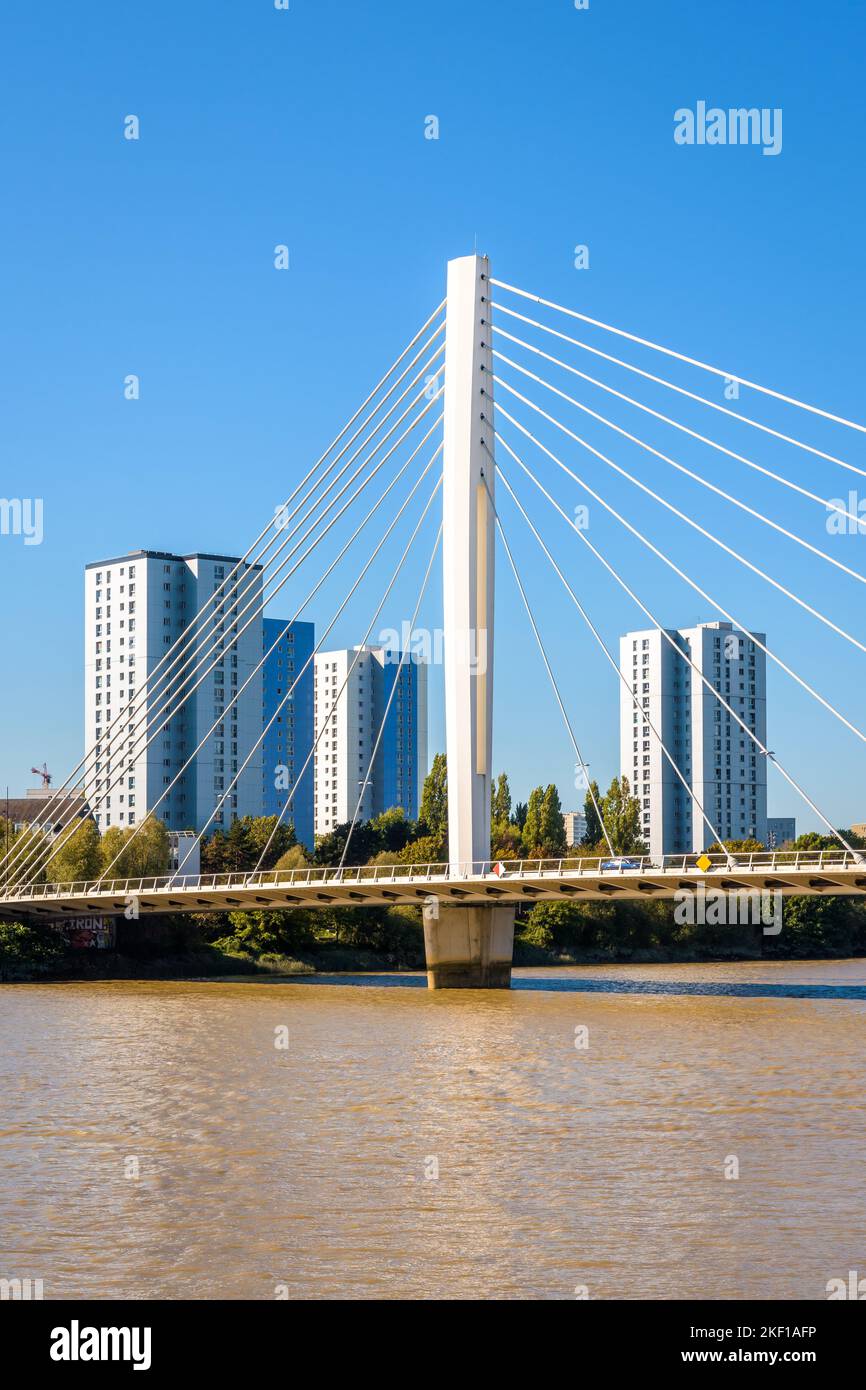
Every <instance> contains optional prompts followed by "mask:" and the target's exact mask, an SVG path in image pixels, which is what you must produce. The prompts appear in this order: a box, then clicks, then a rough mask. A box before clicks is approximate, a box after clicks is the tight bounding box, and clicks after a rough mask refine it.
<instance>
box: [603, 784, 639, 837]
mask: <svg viewBox="0 0 866 1390" xmlns="http://www.w3.org/2000/svg"><path fill="white" fill-rule="evenodd" d="M601 814H602V819H603V821H604V825H605V828H606V830H607V833H608V835H609V836H610V838H611V842H612V844H613V847H614V850H615V851H616V853H617V854H642V853H644V852H645V847H644V843H643V841H642V840H641V836H640V802H639V801H638V799H637V797H636V796H632V795H631V792H630V791H629V784H628V778H627V777H622V778H620V777H614V779H613V781H612V782H611V784H610V787H609V789H608V793H607V796H606V797H605V798H604V800H603V801H602V803H601Z"/></svg>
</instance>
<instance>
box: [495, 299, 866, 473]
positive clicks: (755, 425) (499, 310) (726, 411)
mask: <svg viewBox="0 0 866 1390" xmlns="http://www.w3.org/2000/svg"><path fill="white" fill-rule="evenodd" d="M493 307H494V312H495V314H497V315H498V314H507V315H508V317H509V318H513V319H519V321H520V322H521V323H525V324H528V325H529V326H530V327H531V328H539V329H541V331H542V332H543V333H549V334H550V335H551V337H554V338H559V339H560V340H561V341H562V342H564V343H570V344H571V345H572V346H573V347H579V348H582V349H583V351H584V352H590V353H592V354H593V356H595V357H600V358H602V359H603V360H604V361H605V362H611V363H612V364H613V365H614V366H615V367H624V368H625V370H626V371H627V372H633V373H635V374H636V375H637V376H641V377H643V378H644V379H645V380H646V381H652V382H654V383H655V384H656V385H657V386H665V387H667V389H668V390H669V391H675V392H676V393H677V395H680V396H687V397H688V399H689V400H691V401H697V403H698V404H699V405H706V406H709V408H710V410H717V411H719V413H720V414H722V415H727V416H729V417H730V419H732V420H736V421H738V423H739V424H741V425H749V426H751V428H752V429H756V430H760V431H761V432H762V434H769V435H772V437H773V438H774V439H780V440H781V441H782V443H783V444H793V446H794V448H795V449H803V450H805V451H806V453H809V454H814V455H815V457H816V458H820V459H825V460H826V461H827V462H828V463H837V464H838V465H839V467H840V468H847V469H848V471H849V472H851V473H858V474H859V475H860V477H861V478H866V469H864V468H858V467H857V465H856V464H854V463H847V462H846V460H845V459H840V458H838V457H837V456H836V454H828V453H825V451H824V450H823V449H817V448H816V447H815V445H814V444H805V443H804V442H803V440H802V439H795V438H794V436H793V435H791V434H785V433H784V432H783V431H782V430H776V429H773V427H772V426H771V425H765V424H763V422H762V421H760V420H754V419H752V417H751V416H750V415H743V414H741V413H740V412H739V411H737V410H731V409H730V407H728V406H726V405H721V404H720V403H719V402H718V401H711V400H710V399H709V398H708V397H707V396H700V395H698V394H697V392H695V391H689V390H687V389H686V387H685V386H679V385H677V383H676V382H673V381H668V380H667V378H666V377H663V376H656V375H655V373H654V372H648V371H645V370H644V368H643V367H638V366H636V365H635V363H634V362H626V361H625V360H624V359H623V358H622V357H614V356H612V355H611V353H609V352H602V350H601V348H597V347H593V346H592V345H591V344H590V343H585V342H583V340H582V339H580V338H572V337H571V336H570V335H569V334H568V333H561V332H560V331H559V329H557V328H553V327H551V325H550V324H547V323H541V322H540V321H539V320H538V319H533V318H529V317H528V316H527V315H526V314H519V313H518V312H517V310H516V309H509V308H508V306H507V305H505V304H500V303H499V301H498V300H497V301H496V303H495V305H494V306H493ZM493 326H494V331H499V332H502V329H501V328H499V327H498V325H497V324H495V323H494V325H493ZM513 341H514V342H517V341H519V340H518V339H516V338H515V339H513ZM524 346H528V344H524ZM534 350H535V349H533V351H534ZM562 365H563V366H565V363H563V364H562ZM569 370H570V369H569ZM587 379H588V380H589V379H590V378H587ZM598 385H599V386H600V385H601V382H599V383H598Z"/></svg>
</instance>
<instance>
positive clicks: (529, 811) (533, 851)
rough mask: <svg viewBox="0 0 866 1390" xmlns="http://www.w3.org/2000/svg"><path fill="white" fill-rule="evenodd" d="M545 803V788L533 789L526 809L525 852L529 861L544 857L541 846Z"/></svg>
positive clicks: (524, 827)
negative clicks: (542, 816) (543, 806)
mask: <svg viewBox="0 0 866 1390" xmlns="http://www.w3.org/2000/svg"><path fill="white" fill-rule="evenodd" d="M543 802H544V788H543V787H533V789H532V791H531V792H530V793H529V802H528V804H527V807H526V821H525V822H524V826H523V852H524V854H525V855H526V857H527V859H540V858H542V857H543V849H542V845H541V808H542V805H543Z"/></svg>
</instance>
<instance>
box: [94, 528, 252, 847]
mask: <svg viewBox="0 0 866 1390" xmlns="http://www.w3.org/2000/svg"><path fill="white" fill-rule="evenodd" d="M237 563H238V561H237V560H236V559H233V558H231V557H229V556H224V555H198V554H196V555H172V554H168V553H166V552H162V551H154V550H139V551H135V552H133V553H132V554H130V555H124V556H121V557H119V558H117V559H112V560H101V561H97V562H95V563H94V564H91V565H88V566H87V567H86V569H85V650H84V669H85V747H86V748H87V749H90V748H91V747H92V746H93V745H95V754H94V756H93V758H92V759H90V760H89V761H88V768H89V769H90V770H91V772H92V777H93V784H92V789H91V790H90V792H89V800H90V804H91V806H92V807H93V812H94V816H95V818H96V822H97V824H98V826H99V828H100V830H102V831H104V830H106V829H108V827H109V826H115V825H116V826H120V827H121V828H123V829H125V828H127V827H128V826H130V825H132V826H134V825H136V824H137V823H138V822H139V821H140V820H141V819H142V818H143V817H144V815H145V814H146V813H147V812H148V811H151V810H153V811H154V812H155V814H157V815H159V816H160V817H161V819H162V820H164V821H165V823H166V825H167V826H168V827H169V829H171V830H185V829H189V828H192V829H195V830H201V829H202V828H203V827H204V826H205V825H207V824H208V822H210V828H220V829H225V828H227V827H228V826H229V825H230V824H231V822H232V820H233V819H235V818H236V817H239V816H245V815H260V814H261V799H262V752H261V743H262V679H261V672H258V673H257V674H253V672H254V671H255V668H256V667H257V665H258V663H259V662H260V661H261V658H262V626H261V619H260V618H255V619H254V620H253V621H252V622H250V621H249V620H250V618H253V615H254V614H255V612H256V608H257V605H258V603H259V601H260V596H261V572H260V570H259V568H258V567H257V566H255V567H252V568H251V567H249V566H245V567H244V571H243V574H242V575H241V574H240V572H239V575H238V576H235V578H233V579H232V580H231V581H230V582H229V584H228V586H227V590H228V592H227V594H225V595H223V596H222V598H221V599H220V600H219V601H217V603H216V607H214V605H213V603H210V604H208V606H207V607H206V608H205V611H204V613H203V615H202V617H201V618H200V619H199V618H198V616H197V615H198V613H199V610H200V609H201V608H202V607H203V606H204V605H205V604H206V603H207V601H208V600H213V598H214V595H215V594H217V591H218V590H219V588H220V586H221V584H222V582H223V580H224V579H226V578H227V576H228V575H229V574H230V573H231V572H232V570H233V569H234V567H235V565H236V564H237ZM238 580H239V581H240V582H239V583H238V586H237V589H235V584H236V581H238ZM247 605H250V607H249V608H248V611H247V612H246V613H245V612H244V609H246V608H247ZM247 624H249V625H248V626H247ZM245 627H246V630H245V631H243V629H244V628H245ZM183 636H187V637H188V638H189V641H188V643H187V644H185V645H184V647H183V651H182V652H181V653H180V655H178V656H175V655H172V647H173V644H174V643H175V641H176V640H177V639H178V638H180V637H183ZM234 636H236V638H237V641H236V644H235V645H234V646H231V645H230V643H231V639H232V637H234ZM248 680H249V684H248V685H247V687H246V689H243V687H244V685H245V682H247V681H248ZM241 691H243V693H241ZM185 695H187V696H188V698H187V699H186V701H185V702H184V703H183V705H181V700H182V699H183V697H184V696H185ZM236 696H237V697H238V698H237V700H235V697H236ZM127 704H131V709H130V712H129V714H128V715H127V716H124V719H123V721H122V722H120V721H119V720H118V716H119V715H120V714H121V712H122V711H123V710H124V708H125V706H126V705H127ZM115 722H116V727H114V728H113V729H112V735H111V737H110V738H109V735H108V730H109V729H110V728H111V727H112V725H113V724H115ZM200 745H201V746H200ZM250 749H255V752H254V754H253V757H252V758H251V760H250V762H249V764H248V766H247V767H246V769H245V770H244V771H243V772H240V775H239V776H238V780H237V783H236V785H235V786H234V787H230V784H231V782H232V780H233V778H234V776H235V774H236V773H239V770H240V767H241V765H242V763H243V760H244V759H245V757H246V755H247V753H248V752H249V751H250ZM197 750H198V751H197ZM193 754H195V757H194V760H193V762H192V764H191V765H190V767H189V768H187V769H186V770H185V771H182V769H183V768H184V764H185V763H186V761H187V759H189V758H190V757H191V756H192V755H193ZM224 792H225V793H227V795H226V799H225V802H224V804H223V805H222V807H221V808H220V809H219V810H216V807H217V804H218V802H219V801H220V798H221V797H222V795H223V793H224ZM215 811H216V813H215V814H213V813H214V812H215ZM212 815H213V819H211V816H212Z"/></svg>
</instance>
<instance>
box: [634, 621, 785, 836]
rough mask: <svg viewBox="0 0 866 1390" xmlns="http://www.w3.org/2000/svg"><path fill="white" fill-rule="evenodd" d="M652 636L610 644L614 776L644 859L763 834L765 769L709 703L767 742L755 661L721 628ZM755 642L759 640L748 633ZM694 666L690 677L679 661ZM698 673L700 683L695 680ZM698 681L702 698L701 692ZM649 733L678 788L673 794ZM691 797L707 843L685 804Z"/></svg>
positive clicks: (760, 670)
mask: <svg viewBox="0 0 866 1390" xmlns="http://www.w3.org/2000/svg"><path fill="white" fill-rule="evenodd" d="M668 635H669V636H670V637H671V638H672V639H673V644H672V643H671V642H668V641H667V640H666V639H665V637H663V635H662V633H661V632H660V631H659V630H658V629H657V628H652V629H648V630H647V631H644V632H628V633H626V634H625V636H624V637H621V638H620V670H621V671H622V673H623V675H624V676H625V678H626V680H627V682H628V687H629V690H630V691H631V692H632V695H634V696H636V697H637V700H638V708H637V709H636V708H635V705H634V701H633V699H632V698H631V697H630V696H629V694H628V692H627V691H626V690H625V689H622V691H621V696H620V767H621V771H622V775H623V776H624V777H626V778H627V779H628V782H629V785H630V787H631V791H632V794H633V795H634V796H636V797H637V798H638V800H639V802H640V813H641V829H642V834H643V838H644V840H645V842H646V843H647V845H648V848H649V852H650V854H652V855H654V856H658V855H662V854H679V853H692V852H693V851H697V850H701V849H706V848H708V847H709V846H710V844H712V843H713V841H714V840H715V839H717V838H718V839H721V840H744V839H758V840H760V841H762V842H766V835H767V765H766V763H767V760H766V758H765V757H764V756H763V755H762V754H761V752H760V750H759V749H758V748H757V747H756V745H755V743H754V741H753V740H752V738H751V737H749V735H748V734H747V733H746V732H745V730H744V729H743V728H742V727H741V726H740V724H738V722H737V720H736V719H734V718H732V716H731V714H730V713H729V712H728V711H727V710H726V709H725V708H724V707H723V706H722V705H721V703H720V702H719V701H718V700H717V699H716V698H715V695H714V693H713V692H714V691H718V692H719V693H720V694H721V695H722V696H723V697H724V699H725V701H726V702H727V704H728V705H729V706H730V707H731V709H733V710H734V711H735V713H736V714H737V715H738V716H739V718H740V719H741V720H742V721H743V724H745V726H746V728H747V729H749V730H751V732H752V733H754V734H755V735H756V737H757V738H759V739H760V741H761V743H762V744H764V746H765V747H766V741H767V698H766V696H767V690H766V663H765V658H764V653H763V652H762V651H761V649H760V648H759V647H757V646H756V644H755V643H754V641H752V639H751V638H750V637H749V635H748V634H747V633H745V632H741V631H739V630H738V629H736V628H734V627H733V626H732V625H731V624H730V623H723V622H715V623H701V624H700V625H699V626H697V627H693V628H682V629H680V630H674V629H671V630H669V633H668ZM755 635H756V636H757V637H758V638H759V640H760V641H762V642H763V641H764V640H765V639H764V634H763V633H756V634H755ZM686 657H688V660H689V661H691V662H692V663H693V665H694V668H695V669H694V670H693V669H692V668H691V667H690V666H689V664H688V661H687V660H686ZM699 673H700V674H699ZM701 675H702V676H703V677H705V679H706V681H707V682H708V684H709V686H710V689H707V686H706V685H704V683H703V681H702V680H701ZM651 725H652V726H653V727H654V728H655V729H656V730H657V731H658V733H659V735H660V737H661V740H662V741H663V742H664V744H665V746H666V748H667V749H668V751H669V753H670V754H671V757H672V758H673V759H674V761H675V763H676V764H677V766H678V768H679V769H680V772H681V773H682V775H683V778H684V780H685V782H686V783H687V784H688V790H687V789H686V787H684V786H683V783H682V781H681V780H680V778H679V777H678V776H677V773H676V772H675V771H674V769H673V767H672V766H671V764H670V762H669V761H668V759H667V758H666V757H665V754H664V753H663V752H662V749H661V746H660V743H659V739H658V738H656V737H655V736H654V735H653V733H652V728H651ZM694 797H697V799H698V800H699V802H700V803H701V805H702V806H703V809H704V811H705V813H706V816H707V818H708V819H709V821H710V823H711V824H712V826H713V827H714V830H715V831H716V832H717V833H716V834H711V833H710V831H709V829H708V828H707V825H706V823H705V821H704V819H703V817H702V816H701V814H700V812H699V811H698V810H697V808H696V807H695V805H694V799H693V798H694Z"/></svg>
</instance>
